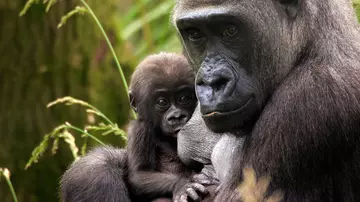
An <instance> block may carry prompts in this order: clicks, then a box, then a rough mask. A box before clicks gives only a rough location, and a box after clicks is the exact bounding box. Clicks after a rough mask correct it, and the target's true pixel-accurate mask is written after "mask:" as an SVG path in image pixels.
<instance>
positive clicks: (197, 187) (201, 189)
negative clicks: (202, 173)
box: [192, 183, 208, 194]
mask: <svg viewBox="0 0 360 202" xmlns="http://www.w3.org/2000/svg"><path fill="white" fill-rule="evenodd" d="M192 187H193V188H194V189H195V190H196V191H198V192H200V193H202V194H207V193H208V190H207V189H206V187H204V186H203V185H202V184H198V183H194V184H192Z"/></svg>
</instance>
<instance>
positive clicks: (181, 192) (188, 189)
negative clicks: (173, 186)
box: [173, 182, 208, 202]
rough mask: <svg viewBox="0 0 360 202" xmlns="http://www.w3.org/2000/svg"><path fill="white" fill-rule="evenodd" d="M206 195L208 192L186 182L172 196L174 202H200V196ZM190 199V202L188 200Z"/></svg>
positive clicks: (200, 186) (199, 186)
mask: <svg viewBox="0 0 360 202" xmlns="http://www.w3.org/2000/svg"><path fill="white" fill-rule="evenodd" d="M206 194H208V190H207V189H206V188H205V187H204V186H203V185H202V184H199V183H194V182H188V183H186V184H185V185H184V186H182V187H181V188H180V189H178V190H177V191H176V192H175V194H174V195H173V201H174V202H188V201H194V202H200V201H201V198H202V196H205V195H206ZM189 199H190V200H189Z"/></svg>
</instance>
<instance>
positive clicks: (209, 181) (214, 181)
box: [192, 165, 220, 186]
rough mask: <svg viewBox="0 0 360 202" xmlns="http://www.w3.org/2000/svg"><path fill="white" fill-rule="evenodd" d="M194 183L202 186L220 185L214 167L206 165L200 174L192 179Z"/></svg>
mask: <svg viewBox="0 0 360 202" xmlns="http://www.w3.org/2000/svg"><path fill="white" fill-rule="evenodd" d="M192 182H195V183H199V184H202V185H216V186H218V185H219V184H220V181H219V179H218V178H217V175H216V172H215V170H214V167H213V166H212V165H205V166H204V168H203V169H202V170H201V172H200V173H199V174H196V175H194V176H193V178H192Z"/></svg>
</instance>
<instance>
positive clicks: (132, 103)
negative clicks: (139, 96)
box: [129, 90, 137, 113]
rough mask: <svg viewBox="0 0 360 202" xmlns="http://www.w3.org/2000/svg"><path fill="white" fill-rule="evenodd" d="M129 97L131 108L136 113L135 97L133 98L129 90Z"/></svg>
mask: <svg viewBox="0 0 360 202" xmlns="http://www.w3.org/2000/svg"><path fill="white" fill-rule="evenodd" d="M129 99H130V106H131V108H132V109H133V110H134V111H135V112H136V113H137V107H136V102H135V98H134V96H133V94H132V92H131V90H129Z"/></svg>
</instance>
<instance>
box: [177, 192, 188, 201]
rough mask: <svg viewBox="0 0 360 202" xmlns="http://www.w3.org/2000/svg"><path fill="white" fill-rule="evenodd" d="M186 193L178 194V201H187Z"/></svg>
mask: <svg viewBox="0 0 360 202" xmlns="http://www.w3.org/2000/svg"><path fill="white" fill-rule="evenodd" d="M187 197H188V196H187V194H183V195H181V196H180V201H179V202H188V199H187Z"/></svg>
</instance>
